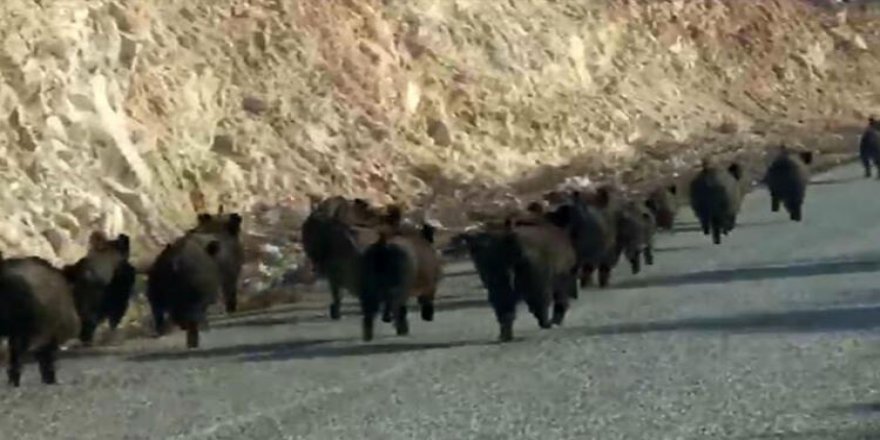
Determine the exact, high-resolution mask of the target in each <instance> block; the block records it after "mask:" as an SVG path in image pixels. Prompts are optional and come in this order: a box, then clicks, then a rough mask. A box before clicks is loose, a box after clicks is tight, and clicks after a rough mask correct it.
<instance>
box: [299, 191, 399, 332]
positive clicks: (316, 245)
mask: <svg viewBox="0 0 880 440" xmlns="http://www.w3.org/2000/svg"><path fill="white" fill-rule="evenodd" d="M381 217H382V216H381V214H379V213H378V210H377V209H375V208H373V207H372V206H370V205H369V204H368V203H367V202H366V201H364V200H361V199H355V200H353V201H349V200H347V199H345V198H344V197H341V196H336V197H330V198H328V199H326V200H324V201H322V202H320V203H315V204H314V205H313V209H312V212H311V213H309V216H308V217H307V218H306V221H305V222H304V223H303V226H302V243H303V249H304V250H305V253H306V257H307V258H308V259H309V260H310V261H311V263H312V266H313V267H314V270H315V273H316V274H318V275H319V276H322V277H325V278H327V281H328V283H329V284H330V291H331V294H332V296H333V300H332V302H331V304H330V318H331V319H334V320H337V319H340V318H341V317H342V312H341V308H342V289H345V290H347V291H349V292H350V293H352V294H357V282H358V277H359V271H360V269H359V265H358V263H357V261H358V259H359V258H360V254H361V253H362V252H363V249H364V248H366V246H369V245H370V244H372V243H373V242H375V241H376V239H378V234H377V233H376V232H375V231H373V230H372V229H371V228H373V227H376V226H378V225H379V224H380V223H381V222H382V221H383V220H384V219H382V218H381Z"/></svg>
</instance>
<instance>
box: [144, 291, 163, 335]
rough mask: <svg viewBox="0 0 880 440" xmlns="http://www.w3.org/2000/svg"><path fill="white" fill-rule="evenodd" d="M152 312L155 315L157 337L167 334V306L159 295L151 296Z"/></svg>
mask: <svg viewBox="0 0 880 440" xmlns="http://www.w3.org/2000/svg"><path fill="white" fill-rule="evenodd" d="M148 299H149V301H150V311H152V313H153V327H154V328H155V330H156V337H160V336H162V335H164V334H165V330H166V329H165V304H164V302H163V301H162V300H161V299H159V297H158V295H149V298H148Z"/></svg>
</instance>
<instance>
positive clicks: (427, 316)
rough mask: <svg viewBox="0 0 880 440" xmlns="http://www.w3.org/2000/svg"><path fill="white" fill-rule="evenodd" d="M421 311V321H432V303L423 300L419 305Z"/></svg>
mask: <svg viewBox="0 0 880 440" xmlns="http://www.w3.org/2000/svg"><path fill="white" fill-rule="evenodd" d="M421 312H422V321H433V320H434V304H433V303H432V302H430V301H425V302H424V303H422V307H421Z"/></svg>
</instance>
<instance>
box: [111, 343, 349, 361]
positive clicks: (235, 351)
mask: <svg viewBox="0 0 880 440" xmlns="http://www.w3.org/2000/svg"><path fill="white" fill-rule="evenodd" d="M337 341H341V339H330V338H327V339H305V340H301V341H281V342H269V343H261V344H236V345H228V346H224V347H215V348H206V349H204V350H199V351H159V352H153V353H144V354H137V355H133V356H129V357H128V358H127V359H126V360H127V361H129V362H161V361H180V360H192V359H212V358H218V357H235V356H241V355H248V354H256V353H262V352H273V351H287V350H295V349H300V348H304V347H310V346H313V345H318V344H326V343H330V342H337Z"/></svg>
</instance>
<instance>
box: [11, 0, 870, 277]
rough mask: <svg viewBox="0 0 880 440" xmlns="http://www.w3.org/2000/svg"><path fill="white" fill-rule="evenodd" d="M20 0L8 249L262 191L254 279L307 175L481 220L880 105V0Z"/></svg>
mask: <svg viewBox="0 0 880 440" xmlns="http://www.w3.org/2000/svg"><path fill="white" fill-rule="evenodd" d="M2 3H3V4H2V6H0V116H2V117H0V182H2V185H3V187H4V191H2V192H0V209H2V210H3V212H5V213H6V214H7V215H5V216H3V218H0V248H2V249H3V250H4V252H5V253H6V254H8V255H15V254H38V255H41V256H44V257H47V258H50V259H52V260H53V261H55V262H62V261H63V262H69V261H71V260H73V259H74V258H76V257H78V256H79V255H81V253H82V251H83V245H84V244H85V242H86V238H87V236H88V234H89V233H90V231H91V230H92V229H103V230H105V232H108V233H111V234H112V233H115V232H119V231H125V232H127V233H129V234H130V235H132V236H133V237H136V252H137V253H138V254H139V258H140V259H141V260H142V261H145V262H146V261H149V259H150V257H151V256H152V255H153V253H154V252H155V250H156V249H157V246H158V245H160V244H162V243H164V242H165V241H167V240H169V239H171V238H172V237H174V236H175V235H176V234H177V233H178V232H179V231H180V230H181V228H185V227H188V226H189V225H190V224H191V223H192V222H193V221H194V216H195V212H196V211H198V210H202V209H208V210H214V209H216V208H217V206H219V205H220V204H221V203H222V204H224V205H225V206H226V208H227V210H230V209H235V210H239V211H242V212H248V213H250V214H251V215H249V217H248V226H249V227H248V229H249V230H250V231H251V233H252V234H253V236H252V237H250V238H249V242H251V243H253V246H251V254H250V255H251V256H252V257H253V259H254V263H253V264H252V265H251V266H250V267H249V268H248V274H249V275H248V276H249V278H248V280H249V281H248V283H251V284H253V286H251V287H248V288H249V289H253V290H259V288H260V287H261V285H260V283H262V282H263V281H259V280H265V279H267V278H271V277H274V276H277V275H278V273H279V272H280V271H282V270H283V268H285V267H287V266H288V265H289V264H290V263H291V261H292V260H291V258H293V257H292V255H295V251H296V244H295V243H294V242H293V241H292V240H290V237H291V235H292V234H295V233H296V232H295V227H296V226H297V224H298V222H299V221H301V220H302V218H303V216H304V214H305V210H306V209H307V200H308V199H307V195H308V194H309V193H317V194H324V195H326V194H337V193H341V194H346V195H359V196H364V197H367V198H370V199H372V200H374V201H376V202H387V201H390V200H391V199H392V198H394V199H398V200H400V201H403V202H406V203H411V204H414V205H420V206H422V208H423V209H424V211H426V212H425V215H427V216H430V217H434V218H437V219H439V220H440V221H441V222H443V223H444V224H447V225H461V224H465V223H466V222H468V221H469V220H468V216H467V212H468V211H469V208H471V207H473V206H481V207H486V206H490V205H495V204H503V203H505V202H496V201H497V200H505V199H509V200H513V199H514V196H517V197H527V196H528V195H529V194H533V193H536V192H539V191H541V190H544V189H547V188H549V187H551V186H553V185H556V184H557V183H559V182H560V181H562V180H563V179H564V178H565V177H568V176H572V175H583V174H586V175H587V176H589V177H590V178H591V179H593V180H599V179H607V180H613V181H618V182H625V183H628V184H632V183H635V182H638V181H640V180H642V181H643V180H645V179H652V178H656V176H669V175H673V174H674V173H681V172H683V170H686V169H687V168H688V167H690V166H692V165H693V164H694V163H696V162H697V161H698V160H699V157H700V156H701V155H703V154H707V153H710V152H722V153H724V154H731V155H733V154H742V153H744V152H749V151H758V149H760V148H763V147H765V146H766V145H768V144H773V143H776V142H778V141H779V140H780V139H783V138H784V139H790V140H791V139H796V140H798V141H799V142H801V143H802V144H804V145H805V146H808V147H810V148H820V147H821V148H824V149H828V148H833V149H839V148H840V146H841V145H848V143H850V142H851V140H848V139H849V138H845V137H842V135H839V133H844V134H847V135H851V134H852V128H853V127H858V126H861V125H862V123H863V121H864V119H865V118H866V116H867V115H868V114H871V113H880V96H878V91H880V75H877V72H878V71H880V50H878V49H877V47H878V43H880V35H878V30H877V26H876V23H877V22H878V13H877V12H876V11H873V10H870V9H869V10H865V11H862V10H861V9H859V8H855V9H850V10H849V11H848V12H845V13H844V12H833V11H830V10H827V9H822V8H820V7H818V6H814V5H813V3H814V2H807V1H798V0H762V1H760V2H751V1H740V0H712V1H699V2H697V1H682V0H667V1H654V0H652V1H643V0H603V1H583V0H555V1H549V0H514V1H508V2H496V1H478V0H411V1H405V2H404V1H380V0H347V1H326V0H299V1H292V0H250V1H229V0H227V1H217V0H165V1H156V0H152V1H140V2H133V1H126V0H116V1H110V0H97V1H90V2H77V1H53V2H48V1H43V2H33V1H30V0H6V1H4V2H2ZM832 146H833V147H832ZM505 194H510V195H511V196H509V197H506V196H505ZM462 201H466V202H468V204H469V205H471V206H466V207H462ZM254 280H257V281H254Z"/></svg>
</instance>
